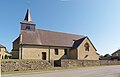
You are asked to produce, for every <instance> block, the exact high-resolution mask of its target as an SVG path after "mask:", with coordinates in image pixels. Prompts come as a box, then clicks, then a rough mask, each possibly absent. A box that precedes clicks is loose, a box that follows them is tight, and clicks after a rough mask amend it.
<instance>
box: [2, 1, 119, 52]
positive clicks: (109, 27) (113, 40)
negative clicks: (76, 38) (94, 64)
mask: <svg viewBox="0 0 120 77" xmlns="http://www.w3.org/2000/svg"><path fill="white" fill-rule="evenodd" d="M27 8H30V10H31V16H32V20H33V22H35V23H36V27H37V28H40V29H45V30H52V31H58V32H66V33H72V34H79V35H87V36H88V37H89V38H90V40H91V41H92V43H93V44H94V45H95V47H96V49H97V50H98V53H100V54H106V53H110V54H111V53H112V52H114V51H116V50H117V49H118V48H120V0H0V27H1V28H0V43H1V44H3V45H5V46H6V47H7V49H8V51H9V52H10V51H11V50H12V42H13V41H14V40H15V39H16V38H17V37H18V36H19V33H20V21H22V20H23V19H24V17H25V13H26V10H27Z"/></svg>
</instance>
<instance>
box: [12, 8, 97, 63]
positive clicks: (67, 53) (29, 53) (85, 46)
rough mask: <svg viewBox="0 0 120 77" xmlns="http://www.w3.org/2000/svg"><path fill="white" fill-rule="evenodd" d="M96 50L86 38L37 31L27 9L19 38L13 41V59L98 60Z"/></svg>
mask: <svg viewBox="0 0 120 77" xmlns="http://www.w3.org/2000/svg"><path fill="white" fill-rule="evenodd" d="M96 51H97V50H96V48H95V46H94V45H93V44H92V42H91V41H90V39H89V38H88V37H87V36H84V35H76V34H69V33H62V32H55V31H49V30H42V29H37V28H36V24H35V23H34V22H33V21H32V19H31V16H30V10H29V9H27V13H26V16H25V19H24V20H23V21H22V22H21V30H20V34H19V37H18V38H17V39H16V40H14V41H13V49H12V58H13V59H40V60H47V61H57V60H61V59H76V60H99V55H98V54H97V53H96Z"/></svg>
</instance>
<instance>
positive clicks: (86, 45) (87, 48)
mask: <svg viewBox="0 0 120 77" xmlns="http://www.w3.org/2000/svg"><path fill="white" fill-rule="evenodd" d="M84 47H85V51H89V44H88V43H85V45H84Z"/></svg>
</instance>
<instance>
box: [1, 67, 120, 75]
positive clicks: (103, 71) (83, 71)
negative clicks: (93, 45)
mask: <svg viewBox="0 0 120 77" xmlns="http://www.w3.org/2000/svg"><path fill="white" fill-rule="evenodd" d="M2 77H120V65H119V66H101V67H90V68H79V69H69V70H59V71H57V70H56V71H49V72H34V73H27V74H16V75H2Z"/></svg>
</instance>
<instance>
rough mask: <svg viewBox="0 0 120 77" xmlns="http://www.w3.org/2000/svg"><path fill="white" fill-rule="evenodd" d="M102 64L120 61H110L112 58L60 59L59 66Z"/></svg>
mask: <svg viewBox="0 0 120 77" xmlns="http://www.w3.org/2000/svg"><path fill="white" fill-rule="evenodd" d="M103 65H120V61H112V60H61V67H73V66H103Z"/></svg>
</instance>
